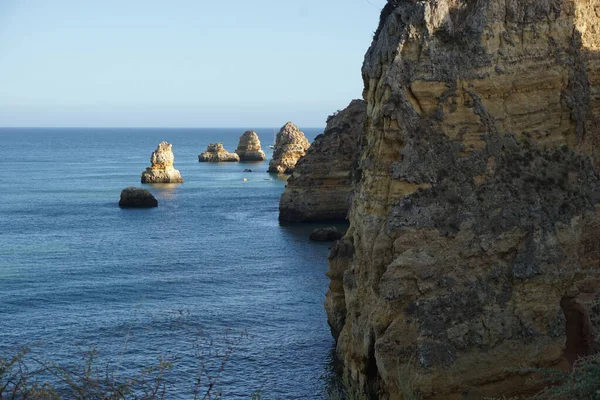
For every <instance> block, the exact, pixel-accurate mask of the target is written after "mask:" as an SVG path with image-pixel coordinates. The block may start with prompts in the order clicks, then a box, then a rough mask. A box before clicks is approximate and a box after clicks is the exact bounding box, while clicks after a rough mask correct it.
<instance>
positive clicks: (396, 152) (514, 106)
mask: <svg viewBox="0 0 600 400" xmlns="http://www.w3.org/2000/svg"><path fill="white" fill-rule="evenodd" d="M599 51H600V0H585V1H583V0H582V1H561V0H526V1H517V0H480V1H461V0H437V1H408V0H393V1H390V2H388V4H387V5H386V7H385V8H384V10H383V12H382V16H381V24H380V26H379V28H378V29H377V31H376V34H375V38H374V40H373V43H372V45H371V47H370V49H369V50H368V52H367V54H366V56H365V61H364V65H363V79H364V83H365V88H364V92H363V96H364V98H365V100H366V101H367V105H368V106H367V108H368V109H367V115H368V117H367V124H366V128H365V138H364V150H363V151H362V153H361V157H360V161H359V166H358V169H357V175H358V176H359V177H360V180H359V183H358V184H357V186H356V188H355V194H354V195H353V200H352V206H351V209H350V215H349V219H350V228H349V231H348V233H347V234H346V235H345V237H344V238H343V239H342V240H340V241H339V242H338V243H337V245H336V246H335V247H334V248H333V249H332V251H331V254H330V270H329V272H328V275H329V277H330V278H331V285H330V289H329V292H328V294H327V299H326V308H327V311H328V316H329V323H330V326H331V329H332V333H333V334H334V335H335V336H336V337H337V351H338V354H339V356H340V358H341V359H342V361H343V363H344V369H345V373H346V374H347V375H348V376H349V377H350V378H351V380H352V381H353V382H354V383H355V384H357V385H360V386H362V387H363V388H368V389H369V390H370V392H371V393H373V397H374V396H375V395H377V396H378V397H379V398H381V399H387V398H391V399H401V398H403V396H402V390H403V388H405V387H407V386H412V387H413V388H414V389H415V391H416V392H417V393H418V394H419V395H420V396H422V398H423V399H434V398H435V399H466V398H472V399H480V398H484V397H485V396H488V395H489V396H496V397H500V396H502V395H511V394H515V393H523V392H527V391H529V390H535V389H536V384H535V383H533V382H532V381H529V380H528V379H527V378H528V374H526V373H523V372H517V371H516V369H518V368H519V367H548V368H568V364H569V363H572V362H573V361H574V360H575V359H576V357H578V356H582V355H586V354H588V353H591V352H594V351H596V350H597V348H598V347H597V337H596V335H597V332H598V323H599V322H600V301H599V297H598V293H599V288H600V285H599V282H598V278H599V275H598V272H600V271H599V269H600V179H599V175H598V170H599V168H598V167H599V164H598V160H599V158H598V155H599V147H600V146H599V142H600V132H599V127H600V119H599V117H600V56H599Z"/></svg>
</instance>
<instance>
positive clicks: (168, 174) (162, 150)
mask: <svg viewBox="0 0 600 400" xmlns="http://www.w3.org/2000/svg"><path fill="white" fill-rule="evenodd" d="M172 147H173V145H171V144H169V143H167V142H161V143H160V144H159V145H158V147H157V148H156V150H155V151H154V152H153V153H152V156H151V157H150V163H151V165H150V167H148V168H146V170H145V171H144V172H142V183H181V182H183V178H182V177H181V174H180V173H179V171H178V170H176V169H175V168H173V162H174V161H175V156H174V155H173V151H172Z"/></svg>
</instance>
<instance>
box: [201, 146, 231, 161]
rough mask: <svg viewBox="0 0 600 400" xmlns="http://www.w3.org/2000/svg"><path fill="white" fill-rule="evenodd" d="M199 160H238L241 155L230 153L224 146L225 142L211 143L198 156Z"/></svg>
mask: <svg viewBox="0 0 600 400" xmlns="http://www.w3.org/2000/svg"><path fill="white" fill-rule="evenodd" d="M198 161H199V162H237V161H240V156H238V155H237V154H236V153H230V152H228V151H227V150H225V148H224V147H223V143H221V142H217V143H211V144H209V145H208V148H207V149H206V151H205V152H204V153H202V154H200V155H199V156H198Z"/></svg>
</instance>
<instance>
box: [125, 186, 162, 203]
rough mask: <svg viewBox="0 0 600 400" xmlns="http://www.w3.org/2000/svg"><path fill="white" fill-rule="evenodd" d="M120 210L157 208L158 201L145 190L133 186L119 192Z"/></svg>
mask: <svg viewBox="0 0 600 400" xmlns="http://www.w3.org/2000/svg"><path fill="white" fill-rule="evenodd" d="M119 207H121V208H150V207H158V200H156V198H155V197H154V196H153V195H152V193H150V192H149V191H147V190H146V189H142V188H137V187H134V186H129V187H126V188H125V189H123V190H122V191H121V199H120V200H119Z"/></svg>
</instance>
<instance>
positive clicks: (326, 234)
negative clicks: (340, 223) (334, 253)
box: [308, 226, 344, 242]
mask: <svg viewBox="0 0 600 400" xmlns="http://www.w3.org/2000/svg"><path fill="white" fill-rule="evenodd" d="M342 236H344V235H343V234H342V232H340V230H339V229H338V228H336V227H335V226H329V227H326V228H318V229H315V230H313V231H312V232H311V233H310V236H309V237H308V238H309V239H310V240H312V241H314V242H333V241H336V240H340V239H341V238H342Z"/></svg>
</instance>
